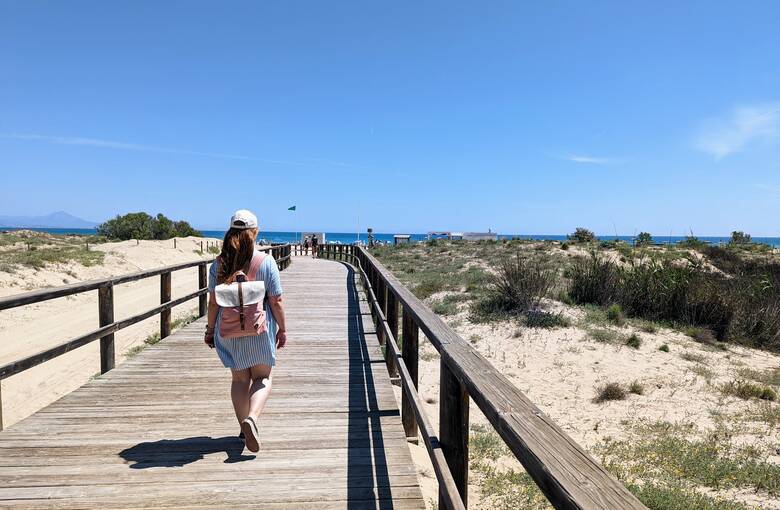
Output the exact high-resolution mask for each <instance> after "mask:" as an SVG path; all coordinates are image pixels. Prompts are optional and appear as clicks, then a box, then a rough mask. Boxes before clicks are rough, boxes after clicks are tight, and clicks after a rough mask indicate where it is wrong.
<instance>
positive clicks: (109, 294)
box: [98, 284, 116, 374]
mask: <svg viewBox="0 0 780 510" xmlns="http://www.w3.org/2000/svg"><path fill="white" fill-rule="evenodd" d="M98 319H99V320H100V327H101V328H102V327H103V326H107V325H109V324H111V323H112V322H114V286H113V285H111V284H109V285H106V286H104V287H100V288H98ZM115 362H116V361H115V355H114V334H113V333H111V334H109V335H106V336H104V337H103V338H101V339H100V373H101V374H105V373H106V372H108V371H109V370H111V369H113V368H114V364H115Z"/></svg>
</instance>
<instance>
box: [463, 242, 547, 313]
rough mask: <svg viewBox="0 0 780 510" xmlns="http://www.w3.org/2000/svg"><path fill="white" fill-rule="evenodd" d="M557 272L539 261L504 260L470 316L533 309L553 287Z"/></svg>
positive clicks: (523, 259)
mask: <svg viewBox="0 0 780 510" xmlns="http://www.w3.org/2000/svg"><path fill="white" fill-rule="evenodd" d="M555 281H556V273H555V271H553V270H551V269H549V268H547V267H546V266H545V265H544V264H543V263H542V262H541V261H539V260H536V259H531V258H525V257H521V256H520V253H517V254H516V255H515V256H514V257H506V258H504V259H502V260H501V261H500V262H499V266H498V268H497V272H496V274H495V275H494V276H493V277H492V278H491V281H490V283H489V284H488V286H487V294H486V296H485V298H484V299H482V300H480V301H478V302H477V303H476V304H475V305H474V306H473V307H472V312H473V315H476V316H481V317H489V316H495V315H500V314H506V313H510V312H522V311H526V310H531V309H535V308H537V307H538V306H539V304H540V303H541V301H542V298H544V297H545V296H547V295H548V294H549V293H550V291H551V290H552V288H553V287H554V286H555Z"/></svg>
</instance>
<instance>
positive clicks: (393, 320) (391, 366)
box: [385, 289, 398, 377]
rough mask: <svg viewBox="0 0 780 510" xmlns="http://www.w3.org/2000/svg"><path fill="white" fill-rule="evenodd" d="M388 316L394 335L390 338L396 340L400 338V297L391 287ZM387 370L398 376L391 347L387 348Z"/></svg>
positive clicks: (386, 313) (389, 325) (391, 340)
mask: <svg viewBox="0 0 780 510" xmlns="http://www.w3.org/2000/svg"><path fill="white" fill-rule="evenodd" d="M385 316H386V317H387V326H388V327H389V328H390V332H391V333H392V335H393V338H392V339H388V340H389V341H390V342H393V341H395V340H394V339H396V338H398V299H397V298H396V297H395V294H393V292H392V291H391V290H390V289H387V310H386V311H385ZM387 371H388V372H389V374H390V377H398V367H397V366H395V358H394V357H393V355H392V354H391V351H390V349H387Z"/></svg>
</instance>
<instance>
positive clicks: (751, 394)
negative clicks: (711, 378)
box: [720, 380, 777, 402]
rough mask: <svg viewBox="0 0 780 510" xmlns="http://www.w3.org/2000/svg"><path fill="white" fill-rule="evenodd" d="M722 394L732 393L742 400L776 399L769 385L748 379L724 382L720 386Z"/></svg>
mask: <svg viewBox="0 0 780 510" xmlns="http://www.w3.org/2000/svg"><path fill="white" fill-rule="evenodd" d="M720 390H721V392H722V393H723V394H724V395H732V396H734V397H738V398H741V399H743V400H750V399H753V398H755V399H759V400H769V401H771V402H774V401H775V400H777V392H775V390H773V389H772V388H770V387H769V386H764V385H761V384H755V383H752V382H749V381H743V380H736V381H731V382H729V383H726V384H724V385H723V386H721V388H720Z"/></svg>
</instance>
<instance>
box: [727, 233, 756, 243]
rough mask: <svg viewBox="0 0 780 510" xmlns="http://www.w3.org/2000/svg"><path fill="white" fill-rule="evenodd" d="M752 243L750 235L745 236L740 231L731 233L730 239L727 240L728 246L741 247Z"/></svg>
mask: <svg viewBox="0 0 780 510" xmlns="http://www.w3.org/2000/svg"><path fill="white" fill-rule="evenodd" d="M751 241H752V239H751V237H750V234H746V233H745V232H742V231H741V230H735V231H734V232H732V233H731V239H730V240H729V244H733V245H741V244H750V243H751Z"/></svg>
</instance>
